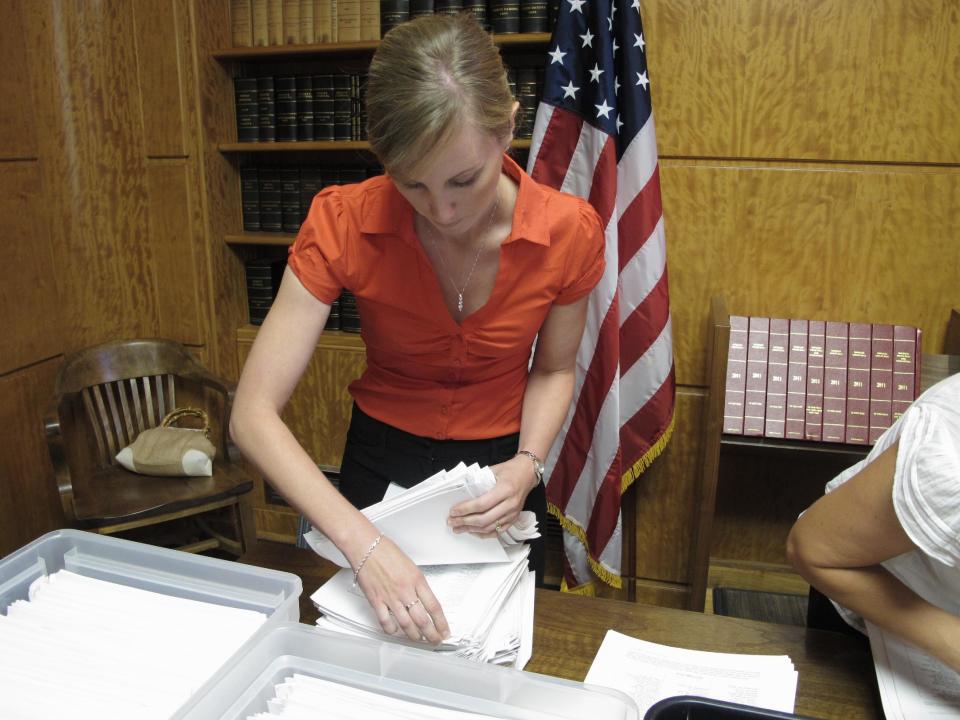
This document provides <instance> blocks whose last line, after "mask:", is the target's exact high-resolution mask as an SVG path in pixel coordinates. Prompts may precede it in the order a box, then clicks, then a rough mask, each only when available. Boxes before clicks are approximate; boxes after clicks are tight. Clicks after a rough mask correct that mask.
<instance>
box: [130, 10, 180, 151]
mask: <svg viewBox="0 0 960 720" xmlns="http://www.w3.org/2000/svg"><path fill="white" fill-rule="evenodd" d="M178 10H181V11H182V9H181V8H178V3H177V2H175V0H135V1H134V3H133V16H134V28H135V31H136V52H137V66H136V67H137V77H138V78H139V84H140V89H141V92H140V100H141V114H142V115H143V142H144V147H145V150H146V155H147V156H148V157H183V156H185V155H186V154H187V148H186V143H185V141H184V129H185V128H184V107H183V105H184V103H183V99H184V98H183V94H184V91H185V88H184V86H183V83H182V81H181V77H180V65H181V63H180V48H181V44H180V38H181V34H182V27H188V25H184V26H181V23H182V21H183V20H184V19H185V18H180V17H178Z"/></svg>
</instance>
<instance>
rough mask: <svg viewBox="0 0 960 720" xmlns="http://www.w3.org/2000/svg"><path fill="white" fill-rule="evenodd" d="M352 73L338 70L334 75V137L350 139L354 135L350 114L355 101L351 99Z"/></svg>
mask: <svg viewBox="0 0 960 720" xmlns="http://www.w3.org/2000/svg"><path fill="white" fill-rule="evenodd" d="M351 84H352V83H351V81H350V75H349V73H345V72H342V71H341V72H338V73H337V74H335V75H334V76H333V139H334V140H350V139H351V138H352V135H353V132H352V130H353V128H352V123H351V122H350V114H351V110H352V109H353V103H352V102H351V99H350V86H351Z"/></svg>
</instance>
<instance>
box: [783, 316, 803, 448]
mask: <svg viewBox="0 0 960 720" xmlns="http://www.w3.org/2000/svg"><path fill="white" fill-rule="evenodd" d="M788 363H789V365H788V368H787V372H788V373H789V374H788V377H787V421H786V426H785V428H784V436H785V437H786V438H788V439H790V440H803V437H804V436H803V423H804V419H805V415H806V410H807V321H806V320H791V321H790V357H789V360H788Z"/></svg>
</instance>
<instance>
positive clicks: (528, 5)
mask: <svg viewBox="0 0 960 720" xmlns="http://www.w3.org/2000/svg"><path fill="white" fill-rule="evenodd" d="M547 31H548V26H547V0H520V32H522V33H542V32H547Z"/></svg>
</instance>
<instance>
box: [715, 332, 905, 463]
mask: <svg viewBox="0 0 960 720" xmlns="http://www.w3.org/2000/svg"><path fill="white" fill-rule="evenodd" d="M919 389H920V330H919V329H918V328H915V327H909V326H906V325H884V324H879V323H872V324H871V323H855V322H851V323H847V322H830V321H823V320H786V319H781V318H765V317H742V316H731V317H730V345H729V349H728V354H727V375H726V387H725V399H724V412H723V432H724V433H726V434H729V435H751V436H762V437H769V438H785V439H788V440H813V441H822V442H836V443H848V444H854V445H872V444H873V443H874V442H876V440H877V438H879V437H880V435H881V434H882V433H883V432H884V431H885V430H886V429H887V428H889V427H890V425H892V424H893V422H894V421H895V420H896V419H897V418H898V417H900V416H901V415H902V414H903V413H904V412H905V411H906V409H907V408H908V407H909V406H910V403H912V402H913V401H914V399H916V396H917V394H918V393H919Z"/></svg>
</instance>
